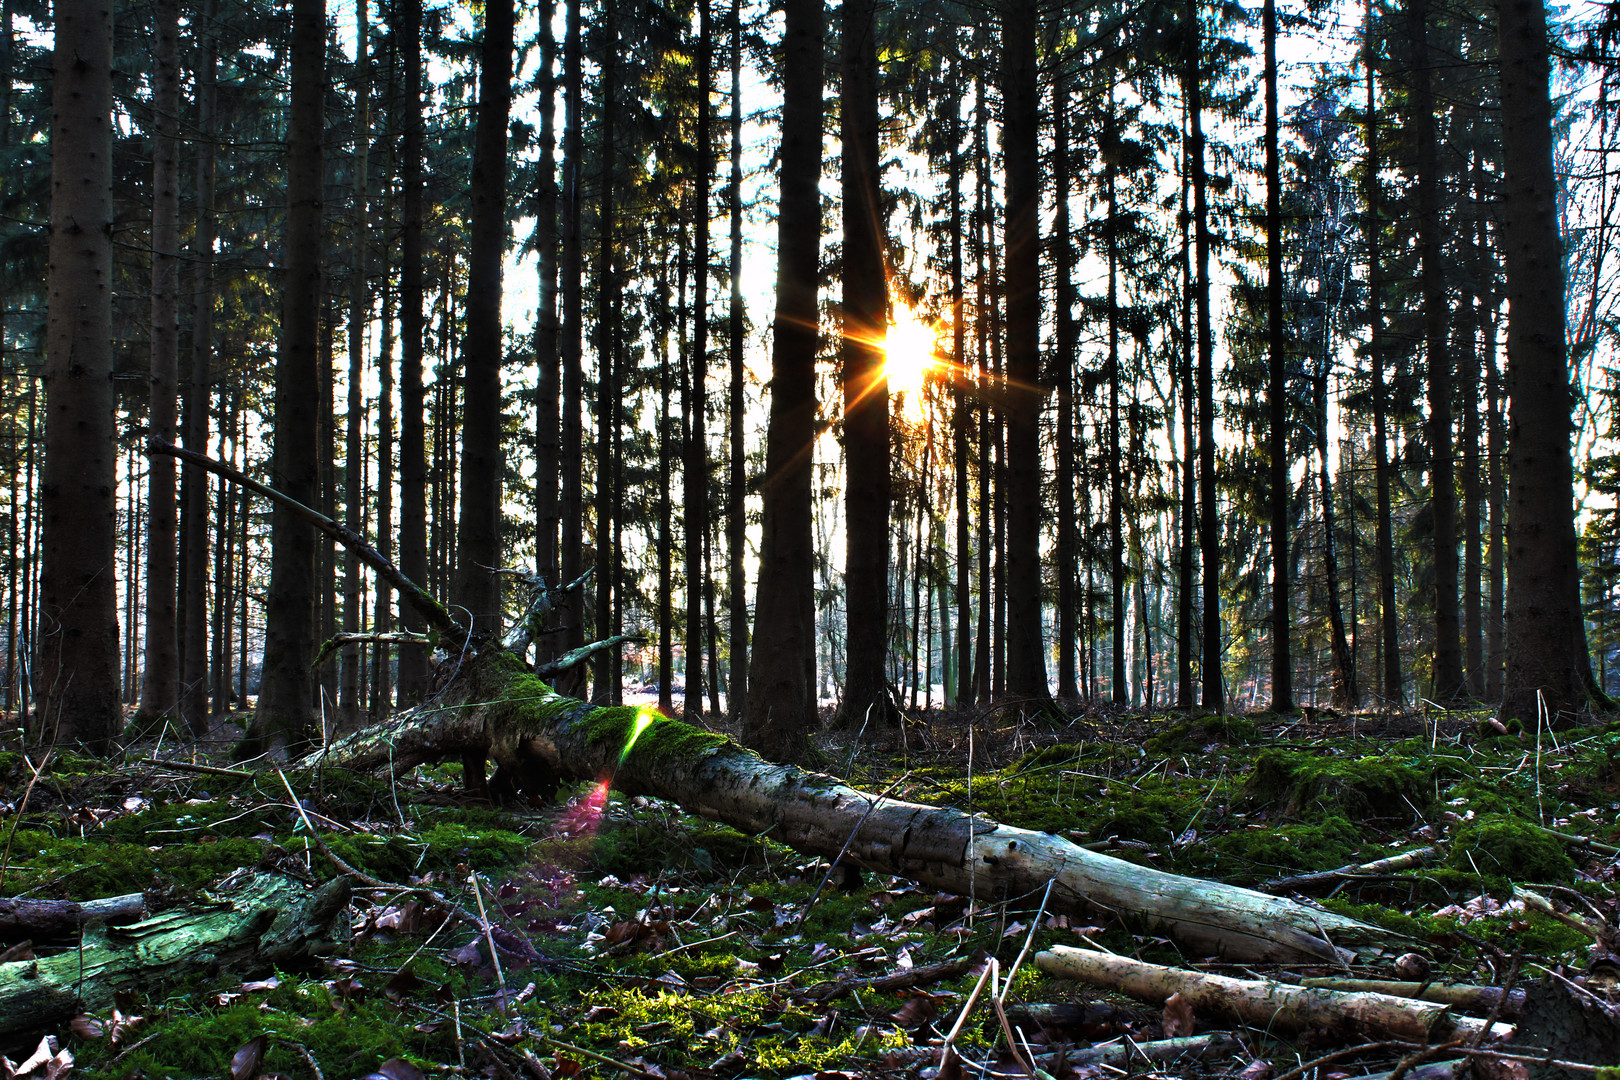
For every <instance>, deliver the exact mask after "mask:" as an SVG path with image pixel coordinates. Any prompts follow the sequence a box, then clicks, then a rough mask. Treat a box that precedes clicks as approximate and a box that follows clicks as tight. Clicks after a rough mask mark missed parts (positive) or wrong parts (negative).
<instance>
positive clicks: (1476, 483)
mask: <svg viewBox="0 0 1620 1080" xmlns="http://www.w3.org/2000/svg"><path fill="white" fill-rule="evenodd" d="M1472 172H1473V183H1474V185H1475V187H1476V192H1475V196H1474V197H1473V198H1472V199H1470V214H1469V217H1470V218H1471V219H1472V220H1467V221H1465V222H1463V228H1464V229H1465V230H1466V231H1467V238H1466V240H1465V241H1464V243H1465V244H1466V250H1467V252H1468V276H1467V280H1466V281H1465V282H1464V285H1463V295H1462V304H1461V307H1460V310H1459V311H1458V313H1457V339H1458V344H1459V345H1460V348H1459V349H1458V352H1457V384H1458V386H1457V388H1458V396H1459V400H1460V401H1461V403H1462V534H1463V535H1462V548H1463V588H1462V592H1463V671H1464V673H1465V675H1466V677H1467V685H1466V690H1467V694H1468V697H1469V698H1470V699H1471V700H1473V701H1482V700H1484V696H1485V622H1484V619H1485V612H1484V607H1483V600H1484V596H1483V594H1482V591H1481V586H1482V585H1483V583H1484V582H1483V579H1484V570H1485V567H1484V562H1483V559H1482V555H1483V552H1482V550H1481V539H1482V537H1481V535H1480V534H1481V529H1480V518H1479V511H1480V501H1481V500H1480V480H1481V476H1480V461H1481V453H1480V451H1481V450H1482V449H1483V445H1484V441H1485V440H1484V436H1483V430H1482V428H1483V425H1482V422H1481V419H1482V418H1481V415H1480V404H1481V402H1480V394H1479V339H1480V333H1481V331H1482V330H1483V329H1484V328H1485V326H1486V325H1487V316H1486V313H1485V311H1484V309H1483V307H1482V306H1480V300H1481V298H1482V297H1483V295H1484V290H1483V287H1482V286H1481V284H1480V275H1481V269H1482V266H1483V264H1484V258H1483V256H1482V254H1481V252H1480V249H1479V243H1478V237H1479V233H1480V223H1481V222H1482V221H1483V218H1484V212H1485V208H1484V203H1483V201H1482V200H1481V199H1480V198H1479V196H1478V191H1477V188H1478V186H1479V185H1480V184H1481V183H1482V180H1483V177H1482V172H1483V170H1482V168H1481V165H1480V160H1479V157H1478V156H1477V155H1476V156H1475V158H1474V165H1473V170H1472Z"/></svg>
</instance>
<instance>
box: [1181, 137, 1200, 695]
mask: <svg viewBox="0 0 1620 1080" xmlns="http://www.w3.org/2000/svg"><path fill="white" fill-rule="evenodd" d="M1188 119H1189V120H1190V119H1191V108H1190V106H1189V107H1188ZM1181 172H1182V181H1181V209H1182V213H1181V278H1182V280H1181V350H1180V352H1181V356H1180V359H1181V378H1180V390H1179V393H1180V397H1181V478H1180V479H1181V507H1180V523H1181V542H1180V544H1179V545H1178V547H1177V554H1178V555H1179V560H1178V565H1177V589H1176V594H1177V596H1176V706H1177V708H1181V709H1189V710H1190V709H1191V708H1192V707H1193V702H1194V694H1193V654H1194V649H1195V644H1194V640H1193V608H1194V603H1193V598H1194V594H1195V592H1196V591H1197V585H1196V583H1195V578H1194V573H1193V569H1194V568H1193V552H1194V550H1195V549H1196V546H1197V537H1196V534H1195V522H1196V521H1197V514H1198V503H1197V496H1196V494H1195V493H1196V491H1197V488H1196V486H1195V478H1194V475H1193V467H1194V455H1195V454H1196V453H1197V449H1196V447H1197V444H1196V443H1195V442H1194V438H1193V333H1194V331H1193V269H1192V212H1191V209H1190V207H1189V206H1188V195H1189V193H1190V192H1191V190H1192V138H1191V137H1190V135H1189V136H1188V137H1187V138H1186V139H1185V140H1184V141H1183V149H1182V170H1181Z"/></svg>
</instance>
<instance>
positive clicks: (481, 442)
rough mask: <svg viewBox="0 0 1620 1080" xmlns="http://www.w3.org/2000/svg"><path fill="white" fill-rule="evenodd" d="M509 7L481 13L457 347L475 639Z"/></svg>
mask: <svg viewBox="0 0 1620 1080" xmlns="http://www.w3.org/2000/svg"><path fill="white" fill-rule="evenodd" d="M513 17H514V16H513V8H512V0H488V2H487V3H486V4H485V5H484V42H483V47H482V50H481V53H480V60H479V67H478V125H477V128H476V130H475V133H474V136H473V139H474V145H473V174H472V189H471V196H472V223H471V227H470V230H469V235H468V244H467V251H468V255H467V299H466V312H467V314H466V341H465V342H464V344H463V358H464V359H463V371H464V373H465V374H464V377H463V400H462V418H461V520H460V521H459V522H458V523H457V531H456V568H457V576H456V586H455V597H456V603H457V604H458V605H459V606H460V607H462V608H464V609H466V611H467V612H468V614H469V615H470V617H471V618H472V626H473V629H474V632H477V633H497V632H499V630H500V628H501V623H502V612H501V583H500V578H499V576H498V575H497V574H496V573H495V572H494V569H495V568H496V567H499V566H500V565H502V562H501V478H502V475H503V474H504V472H505V461H504V459H503V458H502V456H501V361H502V360H503V359H504V343H503V341H502V338H501V258H502V256H503V255H504V254H505V251H506V125H507V120H508V118H509V116H510V114H511V109H512V45H513V32H514V31H513Z"/></svg>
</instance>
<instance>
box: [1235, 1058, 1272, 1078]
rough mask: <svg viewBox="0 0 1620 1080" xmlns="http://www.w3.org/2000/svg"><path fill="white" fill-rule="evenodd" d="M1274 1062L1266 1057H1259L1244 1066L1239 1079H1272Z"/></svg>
mask: <svg viewBox="0 0 1620 1080" xmlns="http://www.w3.org/2000/svg"><path fill="white" fill-rule="evenodd" d="M1272 1068H1273V1066H1272V1064H1271V1062H1269V1061H1266V1060H1264V1059H1260V1058H1257V1059H1255V1060H1254V1061H1251V1062H1249V1063H1248V1064H1247V1065H1245V1066H1244V1068H1243V1071H1242V1072H1241V1073H1239V1074H1238V1078H1239V1080H1270V1076H1271V1072H1272Z"/></svg>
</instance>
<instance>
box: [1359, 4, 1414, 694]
mask: <svg viewBox="0 0 1620 1080" xmlns="http://www.w3.org/2000/svg"><path fill="white" fill-rule="evenodd" d="M1366 21H1367V25H1366V28H1365V30H1364V31H1363V32H1364V34H1365V36H1366V41H1365V43H1364V54H1365V59H1364V63H1365V65H1366V69H1367V120H1366V122H1367V161H1366V164H1365V167H1364V168H1363V169H1362V183H1363V185H1364V188H1365V201H1366V205H1367V223H1366V229H1367V325H1368V331H1367V351H1368V353H1370V354H1371V356H1372V404H1373V478H1374V484H1375V486H1376V488H1377V496H1376V497H1377V503H1378V505H1377V516H1378V520H1377V522H1376V524H1375V525H1374V546H1375V547H1376V548H1377V549H1378V622H1379V628H1380V640H1381V642H1382V650H1381V651H1382V652H1383V656H1384V705H1385V707H1386V708H1388V707H1399V706H1401V705H1403V704H1405V702H1406V691H1405V690H1404V689H1403V688H1402V685H1401V639H1400V612H1398V611H1397V610H1396V609H1395V542H1394V528H1393V526H1392V525H1391V521H1390V482H1391V478H1390V461H1389V379H1388V376H1387V375H1386V373H1385V372H1386V367H1385V341H1384V307H1383V299H1384V297H1383V256H1382V254H1381V253H1380V243H1379V234H1380V232H1381V231H1382V229H1383V224H1382V222H1381V221H1380V219H1379V216H1378V215H1379V191H1380V184H1379V181H1378V170H1379V167H1380V159H1379V156H1378V96H1377V85H1378V74H1377V60H1378V52H1377V49H1378V41H1377V38H1376V37H1375V27H1376V23H1375V21H1374V19H1373V0H1367V20H1366Z"/></svg>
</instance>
